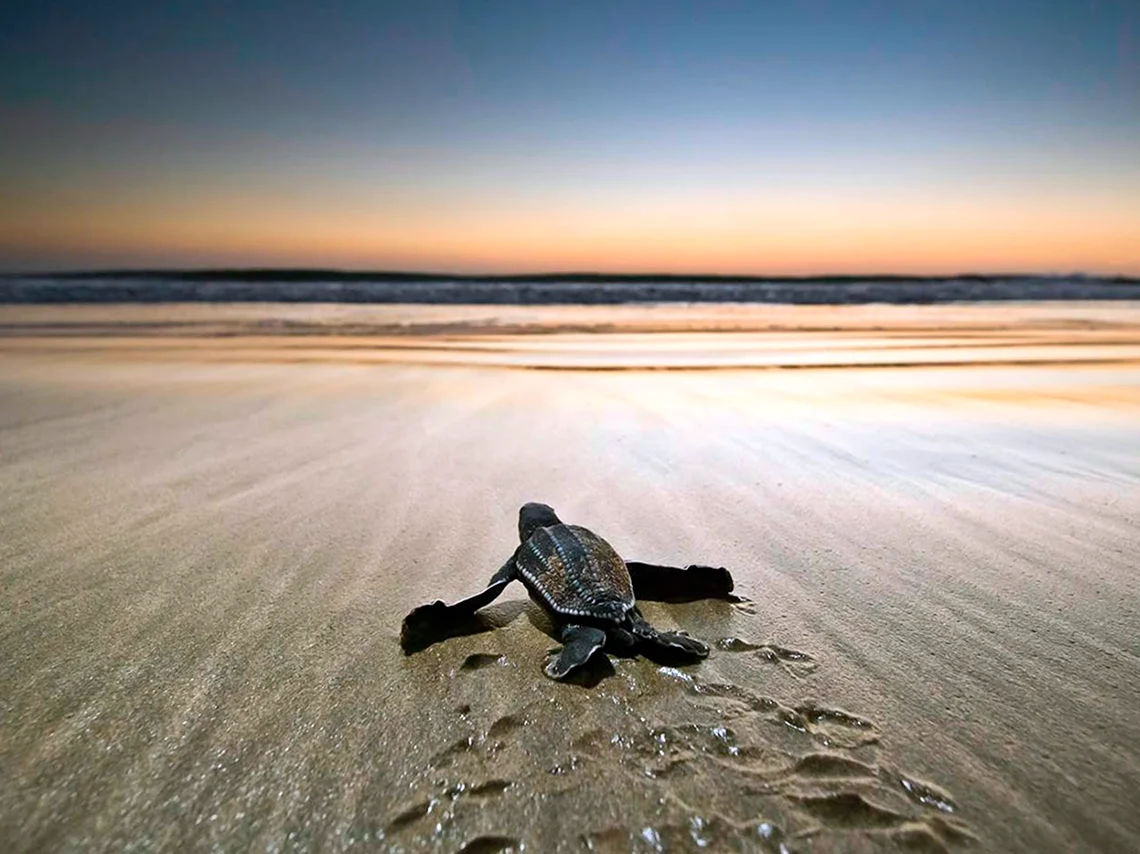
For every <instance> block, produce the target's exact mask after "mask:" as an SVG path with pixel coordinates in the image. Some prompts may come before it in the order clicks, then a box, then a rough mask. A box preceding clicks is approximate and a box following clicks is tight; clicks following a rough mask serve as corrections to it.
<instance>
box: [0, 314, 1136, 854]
mask: <svg viewBox="0 0 1140 854" xmlns="http://www.w3.org/2000/svg"><path fill="white" fill-rule="evenodd" d="M686 311H688V314H686ZM0 328H2V329H3V337H2V338H0V651H2V655H0V847H3V848H4V850H6V851H33V850H70V851H122V850H206V849H219V850H252V849H258V850H314V849H319V850H331V851H337V850H346V849H348V848H350V847H351V848H361V849H363V850H390V851H419V850H432V851H434V850H438V851H457V850H464V851H468V852H491V851H500V850H511V849H512V847H513V848H514V849H516V850H518V849H524V848H525V850H527V851H560V850H567V851H574V850H589V849H593V850H601V851H629V850H647V851H651V850H666V851H674V850H698V849H704V850H748V851H773V852H778V851H781V850H788V851H812V852H818V851H894V850H906V851H913V850H920V851H942V850H948V851H953V850H958V849H959V848H962V849H968V850H975V851H994V852H1020V851H1025V852H1039V851H1074V850H1082V851H1131V850H1140V813H1138V811H1137V809H1136V807H1137V792H1138V791H1140V666H1138V665H1140V640H1138V633H1137V626H1138V613H1137V612H1138V603H1140V594H1138V593H1137V585H1136V582H1135V572H1136V568H1137V555H1138V554H1140V488H1138V486H1140V433H1138V430H1137V426H1136V425H1137V424H1140V358H1138V354H1137V351H1138V350H1140V332H1138V331H1140V306H1137V305H1135V304H1115V305H1108V304H1103V305H1096V304H1085V305H1046V306H1034V305H1023V306H999V307H970V306H956V307H933V306H929V307H899V308H896V309H888V308H885V307H858V308H851V309H848V310H846V311H844V310H838V309H811V308H804V309H792V308H785V307H772V306H767V307H757V308H747V307H739V306H738V307H724V306H718V307H713V308H711V309H709V308H705V309H697V308H690V309H686V308H685V307H678V306H674V307H668V308H667V309H658V308H654V307H639V308H637V309H632V308H629V309H626V308H618V309H599V310H597V311H596V312H583V310H580V309H562V310H559V309H555V308H547V309H541V310H539V309H503V310H495V309H489V308H487V307H480V308H478V309H466V308H464V307H451V308H450V309H446V310H444V309H433V308H431V307H419V308H405V307H399V306H394V307H385V308H366V307H365V308H360V309H357V310H355V311H354V309H352V307H344V306H339V307H333V308H325V307H319V306H317V307H312V306H300V307H289V306H276V307H274V306H257V307H250V306H245V307H242V306H183V307H149V308H145V309H144V308H139V307H101V308H98V309H95V308H83V307H52V308H35V307H23V308H15V307H12V308H2V309H0ZM590 329H594V330H597V329H602V330H605V331H606V334H604V335H599V334H596V333H589V332H587V331H586V330H590ZM654 330H657V331H654ZM661 367H668V368H673V370H665V371H662V370H646V369H647V368H661ZM614 368H620V370H614ZM528 500H540V501H546V502H548V503H550V504H552V505H553V506H554V507H555V508H557V509H558V510H559V512H560V513H561V515H562V516H563V518H565V519H567V520H569V521H573V522H577V523H579V524H584V525H586V526H589V527H591V528H593V529H594V530H596V531H597V532H598V533H600V534H602V535H603V536H605V537H607V538H608V539H609V540H610V541H611V542H612V543H613V544H614V545H615V546H616V547H617V548H618V549H619V550H620V551H621V552H622V553H623V554H624V555H626V556H627V557H629V558H631V559H641V560H646V561H653V562H658V563H670V564H684V563H688V562H702V563H713V564H720V565H724V566H727V567H729V568H730V569H731V570H732V572H733V573H734V575H735V577H736V579H737V585H738V592H740V593H741V594H742V595H744V596H746V597H748V598H749V599H750V600H751V601H750V602H742V603H727V602H695V603H689V604H676V605H670V604H661V603H647V604H646V605H645V607H644V610H645V613H646V615H647V616H648V617H649V619H650V620H651V621H653V622H654V623H656V624H658V625H660V626H663V627H680V628H684V629H686V630H688V631H689V632H691V633H692V634H694V635H697V636H699V637H702V638H705V639H707V640H708V641H709V642H710V643H712V644H713V645H714V650H713V654H712V656H711V657H710V658H709V659H708V660H707V661H705V662H702V663H700V664H697V665H693V666H687V667H682V668H667V667H661V666H659V665H657V664H654V663H653V662H651V661H648V660H645V659H642V658H613V659H611V661H610V663H606V662H605V661H603V660H599V661H598V662H597V665H596V666H595V667H594V668H592V669H591V672H590V673H589V674H587V678H585V679H584V680H582V683H581V684H569V685H567V684H558V683H554V682H552V681H550V680H548V679H546V678H545V677H544V676H543V675H542V672H541V667H542V664H543V663H544V661H545V658H546V654H547V651H548V650H551V649H554V648H556V647H557V645H558V644H557V642H556V641H555V640H554V639H553V638H552V637H550V636H549V634H548V633H549V631H550V626H549V624H548V623H547V621H546V620H545V618H544V616H543V614H542V613H541V611H540V610H539V609H538V608H537V607H536V606H534V605H533V604H531V603H529V602H528V601H527V599H526V596H525V591H524V590H523V588H522V587H521V586H519V585H514V586H512V587H511V588H509V589H508V591H507V593H506V594H505V595H504V597H503V598H502V599H500V600H499V602H497V603H496V604H495V605H493V606H492V607H491V608H489V609H488V611H487V616H486V619H485V620H484V621H483V622H482V623H481V624H480V626H479V628H480V630H479V631H476V632H473V633H471V634H466V635H463V636H458V637H453V638H450V639H447V640H445V641H443V642H441V643H438V644H435V645H434V646H431V647H430V648H428V649H427V650H425V651H423V652H420V653H417V654H415V655H411V656H405V655H404V654H403V653H402V652H401V650H400V648H399V646H398V643H397V636H398V631H399V623H400V620H401V618H402V616H403V614H404V613H405V612H406V611H407V610H408V609H410V608H411V607H413V606H415V605H417V604H419V603H421V602H423V601H426V600H430V599H433V598H436V597H442V598H447V599H452V598H458V597H460V596H463V595H465V594H467V593H470V592H473V591H475V590H477V589H478V588H480V587H481V586H482V585H483V584H485V582H486V580H487V578H488V577H489V576H490V574H491V573H492V572H494V570H495V569H497V568H498V567H499V565H500V564H501V563H502V562H503V560H504V559H505V558H506V557H507V556H508V555H509V554H510V552H511V550H512V549H513V547H514V544H515V512H516V510H517V507H518V505H519V504H521V503H522V502H524V501H528Z"/></svg>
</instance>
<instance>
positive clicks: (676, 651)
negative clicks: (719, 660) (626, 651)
mask: <svg viewBox="0 0 1140 854" xmlns="http://www.w3.org/2000/svg"><path fill="white" fill-rule="evenodd" d="M648 643H650V644H651V645H652V646H653V647H655V648H656V651H657V652H659V653H664V654H665V655H668V656H673V657H679V658H708V657H709V648H708V646H706V645H705V644H704V643H703V642H701V641H699V640H697V639H696V638H691V637H689V636H688V635H685V634H681V633H680V632H658V633H657V637H656V638H654V639H652V640H650V641H648Z"/></svg>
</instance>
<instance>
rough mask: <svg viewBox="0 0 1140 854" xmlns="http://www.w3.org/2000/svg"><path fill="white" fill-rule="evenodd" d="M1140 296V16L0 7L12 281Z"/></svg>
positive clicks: (776, 4)
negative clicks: (231, 278)
mask: <svg viewBox="0 0 1140 854" xmlns="http://www.w3.org/2000/svg"><path fill="white" fill-rule="evenodd" d="M214 265H241V266H245V265H256V266H321V267H341V268H348V269H360V268H377V269H378V268H383V269H416V270H439V271H458V272H499V271H501V272H519V271H548V270H606V271H653V272H656V271H661V272H697V271H700V272H711V273H756V274H769V273H770V274H810V273H825V272H851V273H860V272H915V273H943V272H960V271H988V272H1003V271H1026V272H1032V271H1042V272H1070V271H1083V272H1088V273H1124V274H1129V275H1140V3H1137V2H1136V0H1120V2H1088V0H1084V1H1083V2H1078V0H1049V2H1046V0H981V2H974V0H956V2H944V1H943V2H935V0H897V2H792V0H751V2H747V0H736V2H719V0H694V2H685V3H682V2H669V0H645V2H620V0H609V1H608V2H567V0H559V2H544V0H532V2H499V1H498V0H478V2H476V0H472V2H466V3H459V2H450V3H445V2H433V0H408V1H407V2H398V3H388V2H377V0H371V1H370V2H346V3H307V2H279V3H273V4H270V3H225V2H213V0H193V1H192V2H168V3H157V2H153V0H145V2H119V3H102V2H97V0H88V1H87V2H70V1H68V2H53V3H44V2H22V0H16V2H14V3H11V2H9V3H5V4H4V7H3V11H0V269H3V270H8V271H18V270H44V269H75V268H87V267H140V266H149V267H153V266H161V267H181V266H214Z"/></svg>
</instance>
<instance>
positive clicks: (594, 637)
mask: <svg viewBox="0 0 1140 854" xmlns="http://www.w3.org/2000/svg"><path fill="white" fill-rule="evenodd" d="M562 643H563V647H562V652H560V653H559V654H558V658H556V659H554V661H552V662H550V664H548V665H546V669H545V672H546V675H547V676H549V677H550V678H551V679H564V678H566V676H568V675H569V674H570V673H571V672H572V671H574V670H576V669H577V668H579V667H581V666H582V665H583V664H585V663H586V662H587V661H589V660H590V656H591V655H593V654H594V653H595V652H597V651H598V650H599V649H601V648H602V647H603V646H605V645H606V633H605V632H604V631H602V630H601V629H598V628H594V627H592V626H575V625H568V626H563V628H562Z"/></svg>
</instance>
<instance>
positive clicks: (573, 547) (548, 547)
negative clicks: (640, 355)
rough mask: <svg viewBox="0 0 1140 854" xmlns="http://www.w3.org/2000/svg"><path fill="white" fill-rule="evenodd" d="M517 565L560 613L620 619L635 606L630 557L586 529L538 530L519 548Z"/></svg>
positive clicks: (555, 527) (529, 584) (525, 579)
mask: <svg viewBox="0 0 1140 854" xmlns="http://www.w3.org/2000/svg"><path fill="white" fill-rule="evenodd" d="M515 565H516V567H517V568H518V571H519V575H520V576H522V580H523V582H524V583H525V584H526V586H527V587H528V588H530V590H532V591H533V592H534V593H535V594H536V595H537V596H538V597H539V598H540V599H541V600H542V601H543V602H544V603H545V604H546V605H547V607H549V608H550V610H552V611H554V612H555V613H556V614H560V615H562V616H566V617H585V618H588V619H593V620H610V621H613V622H618V621H620V620H621V619H622V618H623V617H624V616H625V615H626V613H627V612H628V611H629V610H630V609H631V608H632V607H633V604H634V599H633V582H632V581H631V580H630V577H629V570H628V569H627V568H626V565H625V561H624V560H622V559H621V555H619V554H618V553H617V552H616V551H614V548H613V546H611V545H610V544H609V543H607V542H606V541H605V540H603V539H602V538H601V537H599V536H598V535H597V534H595V533H594V532H593V531H589V530H587V529H586V528H580V527H578V526H577V525H552V526H550V527H548V528H538V529H536V530H535V532H534V533H533V534H531V536H530V539H528V540H527V541H526V542H525V543H523V544H522V546H520V547H519V550H518V553H517V556H516V558H515Z"/></svg>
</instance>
